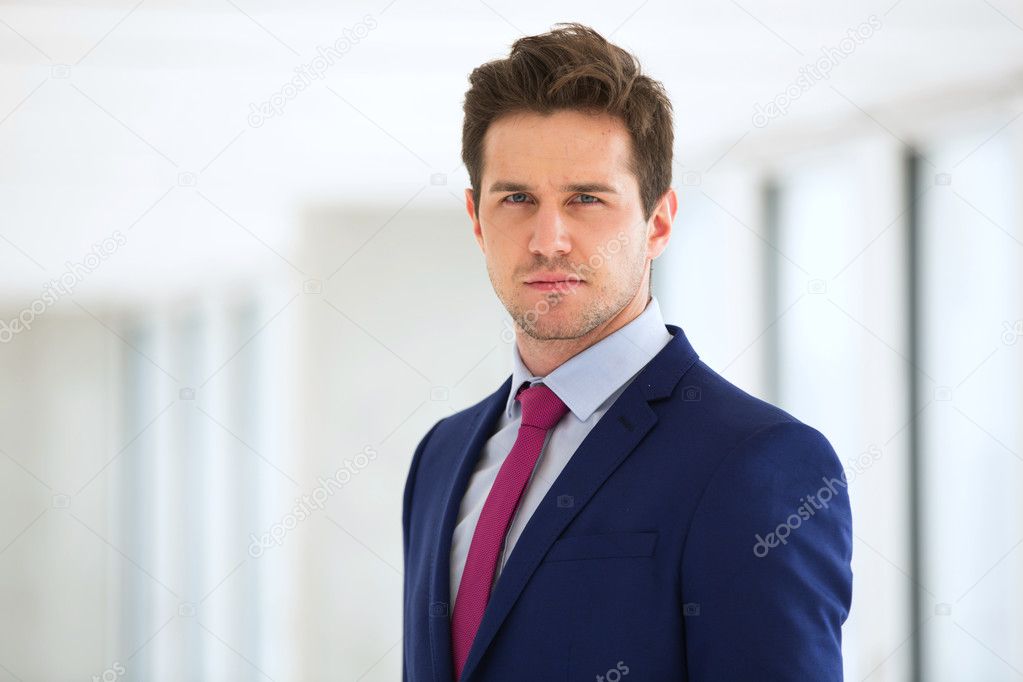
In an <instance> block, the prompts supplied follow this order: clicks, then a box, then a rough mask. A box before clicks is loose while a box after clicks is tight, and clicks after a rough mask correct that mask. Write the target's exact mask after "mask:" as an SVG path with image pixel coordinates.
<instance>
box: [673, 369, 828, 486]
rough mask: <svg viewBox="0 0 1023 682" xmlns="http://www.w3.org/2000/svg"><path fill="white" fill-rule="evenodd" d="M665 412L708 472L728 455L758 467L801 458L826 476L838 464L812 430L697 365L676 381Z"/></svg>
mask: <svg viewBox="0 0 1023 682" xmlns="http://www.w3.org/2000/svg"><path fill="white" fill-rule="evenodd" d="M667 409H668V410H669V412H670V414H669V416H668V419H667V420H666V421H667V423H669V424H672V427H671V428H674V429H675V430H676V434H677V435H676V437H677V438H679V439H681V440H682V442H684V443H685V444H687V445H688V446H690V448H689V449H688V451H689V452H694V453H695V452H698V453H701V454H700V455H698V456H702V458H703V459H704V460H705V461H704V464H705V465H706V466H707V467H708V469H709V470H712V469H715V468H717V465H718V464H720V463H721V462H722V461H723V460H724V459H725V458H727V457H729V455H731V454H733V453H736V454H737V456H738V457H740V458H746V457H748V456H752V457H754V458H756V459H758V460H759V462H760V465H761V466H765V465H770V463H772V462H773V464H775V465H777V464H783V465H784V464H787V465H789V466H791V465H793V464H795V463H796V461H798V460H802V461H803V463H805V462H806V460H807V458H809V459H810V460H812V461H814V462H816V463H817V464H818V465H821V464H823V465H824V467H825V468H826V469H828V470H834V469H835V466H836V465H837V464H838V462H837V456H836V453H835V451H834V449H833V448H832V446H831V443H830V442H829V441H828V439H827V438H826V437H825V436H824V434H823V433H821V432H820V431H819V430H817V429H816V428H815V427H814V426H812V425H810V424H808V423H806V422H804V421H803V420H802V419H800V418H798V417H797V416H795V415H793V414H792V413H791V412H789V411H787V410H785V409H783V408H782V407H780V406H779V405H777V404H775V403H773V402H769V401H768V400H766V399H763V398H759V397H757V396H755V395H753V394H751V393H749V392H748V391H746V390H744V389H742V388H740V387H739V386H737V385H736V384H735V383H733V382H731V381H729V380H728V379H726V378H725V377H724V376H722V375H721V374H720V373H718V372H717V371H715V370H714V369H712V368H711V367H709V366H708V365H707V364H706V363H705V362H703V361H702V360H697V361H696V362H695V363H694V364H693V365H692V367H690V369H689V371H687V372H686V373H685V375H683V377H682V378H681V379H680V381H679V384H678V386H676V388H675V390H674V391H673V392H672V395H671V401H670V405H669V406H668V408H667ZM743 453H745V454H743ZM779 459H780V461H779Z"/></svg>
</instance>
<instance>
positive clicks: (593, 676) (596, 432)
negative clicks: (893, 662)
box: [402, 24, 852, 682]
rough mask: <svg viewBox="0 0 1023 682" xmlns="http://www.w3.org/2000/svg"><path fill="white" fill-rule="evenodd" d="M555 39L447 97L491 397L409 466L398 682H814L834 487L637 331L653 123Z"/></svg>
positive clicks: (654, 242)
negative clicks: (495, 317)
mask: <svg viewBox="0 0 1023 682" xmlns="http://www.w3.org/2000/svg"><path fill="white" fill-rule="evenodd" d="M561 26H563V27H562V28H557V29H555V30H554V31H551V32H550V33H547V34H544V35H539V36H532V37H527V38H522V39H521V40H518V41H517V42H516V43H515V44H514V45H513V47H512V53H511V55H510V57H509V58H508V59H504V60H499V61H495V62H490V63H488V64H485V65H483V66H481V67H479V68H477V69H476V70H475V71H473V73H472V75H471V76H470V82H471V88H470V90H469V91H468V93H467V95H466V100H465V123H464V130H463V159H464V161H465V165H466V168H467V169H468V171H469V176H470V181H471V184H472V187H471V188H470V189H467V190H466V208H467V211H468V213H469V216H470V218H471V220H472V224H473V231H474V234H475V238H476V240H477V242H478V243H479V245H480V248H481V250H482V252H483V254H484V257H485V260H486V265H487V271H488V273H489V276H490V280H491V282H492V284H493V287H494V290H495V292H496V293H497V296H498V298H499V299H500V300H501V303H502V304H503V305H504V306H505V308H506V309H507V310H508V312H509V314H510V315H511V317H512V319H513V320H514V322H515V334H516V339H515V344H514V348H513V349H512V362H513V371H512V374H511V376H510V377H508V378H506V379H505V381H504V383H503V384H502V385H501V386H500V387H499V388H498V389H497V390H496V391H495V392H494V393H492V394H491V395H489V396H488V397H486V398H484V399H483V400H482V401H480V402H479V403H477V404H475V405H473V406H472V407H470V408H468V409H465V410H463V411H461V412H459V413H457V414H453V415H451V416H449V417H446V418H444V419H441V420H440V421H439V422H437V423H436V424H435V425H434V426H433V427H432V428H431V429H430V430H429V432H428V433H427V434H426V435H425V436H424V437H423V439H422V441H421V442H420V443H419V446H418V447H417V448H416V450H415V453H414V455H413V457H412V462H411V465H410V469H409V473H408V478H407V481H406V484H405V492H404V508H403V519H402V521H403V532H404V553H405V574H404V576H405V584H404V628H405V629H404V640H403V641H404V646H403V654H404V658H403V664H402V666H403V679H404V680H406V681H408V682H427V681H430V682H452V681H453V680H473V681H477V682H484V681H486V682H491V681H494V682H496V681H503V680H508V681H511V680H515V681H516V682H520V681H522V680H530V681H533V680H558V681H559V682H560V681H563V680H572V681H575V680H598V681H599V680H608V681H614V680H621V679H622V678H630V679H635V680H645V681H649V680H800V682H804V681H805V680H815V681H816V680H840V679H841V678H842V660H841V626H842V623H843V622H844V621H845V619H846V617H847V615H848V612H849V605H850V599H851V590H852V572H851V569H850V560H851V555H852V523H851V517H850V508H849V500H848V496H847V493H846V485H845V479H844V475H843V471H842V467H841V465H840V464H839V461H838V458H837V456H836V454H835V452H834V450H833V449H832V447H831V445H830V444H829V442H828V441H827V439H826V438H825V437H824V436H823V435H821V433H820V432H818V431H817V430H815V429H814V428H812V427H810V426H808V425H805V424H803V423H801V422H800V421H798V420H797V419H796V418H794V417H793V416H791V415H790V414H788V413H786V412H784V411H783V410H781V409H779V408H777V407H775V406H772V405H770V404H768V403H766V402H763V401H761V400H759V399H757V398H755V397H753V396H751V395H749V394H747V393H745V392H743V391H742V390H740V389H739V388H737V387H736V386H734V385H732V384H731V383H729V382H728V381H726V380H725V379H724V378H723V377H721V376H720V375H718V374H717V373H715V372H714V371H713V370H712V369H711V368H710V367H708V366H707V365H706V364H704V363H703V362H702V361H701V360H700V359H699V357H698V355H697V353H696V351H695V350H694V349H693V347H692V346H691V345H690V343H689V342H688V340H687V339H686V336H685V334H683V332H682V329H681V328H679V327H678V326H675V325H671V324H665V322H664V321H663V319H662V318H661V313H660V308H659V306H658V303H657V299H656V298H654V297H653V296H652V294H651V291H650V271H651V264H652V261H653V259H655V258H657V257H658V256H659V255H660V254H661V252H662V251H663V250H664V248H665V247H666V246H667V244H668V239H669V236H670V233H671V224H672V220H673V219H674V217H675V213H676V210H677V197H676V194H675V191H674V190H673V189H672V188H671V187H670V183H671V153H672V143H673V131H672V117H671V105H670V102H669V100H668V98H667V96H666V95H665V93H664V90H663V87H662V86H661V85H660V84H659V83H657V82H656V81H653V80H651V79H649V78H648V77H646V76H644V75H641V74H640V72H639V67H638V64H636V62H635V61H634V58H633V57H631V55H629V54H628V53H627V52H625V51H624V50H622V49H620V48H618V47H616V46H614V45H611V44H609V43H608V42H607V41H605V40H604V38H602V37H601V36H600V35H599V34H597V33H596V32H594V31H593V30H591V29H589V28H587V27H585V26H581V25H579V24H567V25H561ZM688 295H699V292H690V293H689V294H688Z"/></svg>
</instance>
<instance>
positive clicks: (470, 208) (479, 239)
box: [465, 187, 487, 253]
mask: <svg viewBox="0 0 1023 682" xmlns="http://www.w3.org/2000/svg"><path fill="white" fill-rule="evenodd" d="M465 210H466V212H468V214H469V220H471V221H472V233H473V235H474V236H475V237H476V243H477V244H479V245H480V250H481V251H483V253H486V252H487V250H486V249H485V248H484V246H483V227H482V226H481V225H480V220H479V217H477V215H476V204H475V202H474V201H473V200H472V187H466V188H465Z"/></svg>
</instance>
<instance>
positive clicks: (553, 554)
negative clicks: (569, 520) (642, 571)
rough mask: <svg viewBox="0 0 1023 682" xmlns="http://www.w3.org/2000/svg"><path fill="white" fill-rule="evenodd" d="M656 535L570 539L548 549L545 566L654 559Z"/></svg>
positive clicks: (570, 537) (571, 537) (598, 536)
mask: <svg viewBox="0 0 1023 682" xmlns="http://www.w3.org/2000/svg"><path fill="white" fill-rule="evenodd" d="M656 545H657V532H656V531H643V532H628V533H600V534H598V535H572V536H569V537H564V538H561V539H559V540H557V541H556V542H555V543H554V544H553V545H551V549H550V551H548V552H547V556H546V557H544V562H545V563H546V562H552V561H575V560H579V559H612V558H620V557H648V556H653V553H654V548H655V547H656Z"/></svg>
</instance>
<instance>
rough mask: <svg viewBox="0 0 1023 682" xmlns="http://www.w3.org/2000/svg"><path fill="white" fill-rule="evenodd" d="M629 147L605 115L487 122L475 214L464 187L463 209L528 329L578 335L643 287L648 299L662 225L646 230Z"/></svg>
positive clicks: (495, 278)
mask: <svg viewBox="0 0 1023 682" xmlns="http://www.w3.org/2000/svg"><path fill="white" fill-rule="evenodd" d="M630 154H631V140H630V136H629V132H628V129H627V128H626V127H625V124H624V123H623V122H622V121H621V120H620V119H619V118H616V117H612V116H609V115H599V116H593V115H588V114H585V113H582V112H577V111H559V112H556V113H554V114H551V115H548V116H543V115H540V114H535V113H521V114H510V115H506V116H503V117H501V118H499V119H497V120H496V121H495V122H493V123H492V124H491V126H490V128H489V129H488V130H487V134H486V137H485V139H484V153H483V158H484V170H483V177H482V179H481V186H480V199H479V203H480V205H479V216H478V219H477V218H476V216H475V215H474V210H473V198H472V190H471V189H467V190H466V204H467V206H466V208H467V210H468V211H469V215H470V217H472V218H473V225H474V233H475V235H476V240H477V242H478V243H479V245H480V248H481V249H482V250H483V253H484V255H485V257H486V264H487V272H488V273H489V275H490V281H491V283H492V284H493V286H494V291H495V292H496V293H497V296H498V298H500V299H501V302H502V303H503V304H504V307H505V308H506V309H507V310H508V313H509V314H510V315H511V316H512V319H513V320H515V322H516V323H517V324H518V326H519V327H520V328H522V330H523V331H524V332H525V333H527V334H529V335H530V336H532V337H533V338H536V339H544V340H547V339H574V338H579V337H581V336H584V335H585V334H587V333H588V332H590V331H591V330H593V329H594V328H596V327H598V326H599V325H602V324H604V323H605V322H607V321H608V320H610V319H611V318H613V317H614V316H615V315H617V314H618V313H619V312H620V311H621V310H622V309H623V308H625V306H627V305H628V304H629V303H630V302H631V301H633V300H634V299H636V297H637V296H638V295H640V294H642V296H643V300H642V303H641V305H640V307H639V310H642V308H643V306H644V305H645V303H646V296H647V293H646V292H647V291H648V289H647V287H646V278H647V259H648V258H656V256H657V255H659V254H660V252H661V250H663V248H664V246H666V245H667V234H664V235H663V236H659V237H656V238H649V235H648V229H647V228H648V223H647V222H646V221H644V220H643V208H642V204H641V200H640V194H639V184H638V181H637V179H636V177H635V176H634V175H633V174H632V173H630V172H629V170H628V163H629V159H630ZM669 229H670V228H669ZM540 280H561V282H560V283H557V282H555V283H547V284H543V283H541V282H540ZM641 288H642V291H641Z"/></svg>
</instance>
